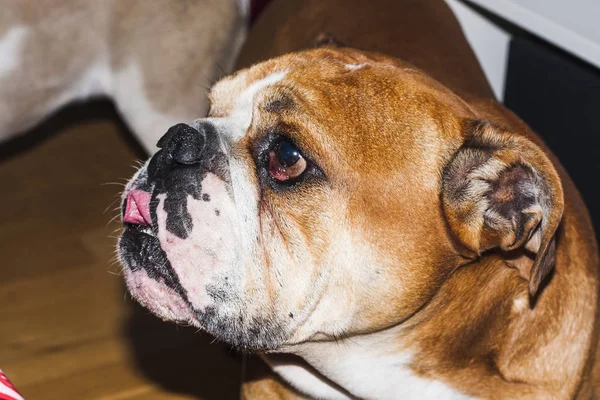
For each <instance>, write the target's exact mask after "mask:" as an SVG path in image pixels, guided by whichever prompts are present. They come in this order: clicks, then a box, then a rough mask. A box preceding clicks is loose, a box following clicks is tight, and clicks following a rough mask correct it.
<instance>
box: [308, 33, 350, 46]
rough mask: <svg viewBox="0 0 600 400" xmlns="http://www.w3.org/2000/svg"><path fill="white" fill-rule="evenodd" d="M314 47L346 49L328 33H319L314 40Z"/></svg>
mask: <svg viewBox="0 0 600 400" xmlns="http://www.w3.org/2000/svg"><path fill="white" fill-rule="evenodd" d="M314 47H346V46H345V45H344V43H342V42H340V41H339V40H337V39H336V38H335V37H333V36H332V35H330V34H329V33H325V32H322V33H319V34H318V35H317V37H316V39H315V43H314Z"/></svg>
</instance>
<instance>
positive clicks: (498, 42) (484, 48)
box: [445, 0, 511, 101]
mask: <svg viewBox="0 0 600 400" xmlns="http://www.w3.org/2000/svg"><path fill="white" fill-rule="evenodd" d="M445 1H446V3H448V5H449V6H450V8H451V9H452V11H453V12H454V14H455V15H456V18H457V19H458V21H459V22H460V24H461V26H462V29H463V32H464V33H465V36H466V37H467V41H468V42H469V44H470V45H471V47H472V48H473V50H474V51H475V55H476V56H477V59H478V60H479V63H480V64H481V66H482V68H483V72H484V73H485V76H486V77H487V79H488V81H489V82H490V85H491V86H492V90H493V91H494V94H495V95H496V98H497V99H498V100H500V101H502V100H503V99H504V83H505V81H506V65H507V62H508V44H509V41H510V38H511V36H510V35H509V34H508V33H507V32H505V31H504V30H502V29H501V28H499V27H498V26H496V25H494V24H493V23H491V22H489V21H488V20H487V19H485V18H484V17H482V16H481V15H479V14H478V13H476V12H475V11H473V10H472V9H470V8H469V7H467V6H466V5H464V4H463V3H462V2H461V1H460V0H445Z"/></svg>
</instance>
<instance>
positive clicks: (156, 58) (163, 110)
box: [0, 0, 249, 153]
mask: <svg viewBox="0 0 600 400" xmlns="http://www.w3.org/2000/svg"><path fill="white" fill-rule="evenodd" d="M248 8H249V7H248V2H247V1H244V0H187V1H169V0H127V1H123V0H98V1H89V0H45V1H36V0H23V1H8V0H7V1H3V2H2V11H1V12H0V142H1V141H4V140H6V139H8V138H10V137H12V136H14V135H15V134H17V133H19V132H23V131H24V130H26V129H27V128H29V127H31V126H32V125H34V124H36V123H38V122H39V121H41V120H42V119H43V118H45V117H46V116H48V115H49V114H50V113H52V112H53V111H55V110H57V109H58V108H59V107H61V106H63V105H65V104H67V103H70V102H72V101H74V100H80V99H85V98H88V97H90V96H108V97H110V98H112V99H113V101H114V102H115V104H116V107H117V108H118V110H119V112H120V113H121V114H122V116H123V117H124V119H125V121H126V123H127V124H128V125H129V127H130V128H131V130H132V131H133V133H134V134H135V135H136V137H137V139H138V140H139V141H140V143H141V144H142V145H143V146H144V148H145V149H146V150H147V151H148V152H149V153H153V152H154V151H155V149H156V142H157V140H158V138H160V137H161V136H162V135H163V134H164V133H165V132H166V131H167V129H168V128H169V127H170V126H171V125H174V124H175V123H177V122H181V121H191V120H192V119H194V118H197V117H198V116H199V115H203V114H204V113H206V111H207V107H208V99H207V96H206V92H207V88H208V87H210V86H211V85H212V83H213V82H214V81H215V80H217V79H218V78H219V77H220V76H222V75H224V74H226V73H229V72H231V69H232V68H233V64H234V61H235V58H236V56H237V54H238V51H239V49H240V47H241V45H242V43H243V40H244V38H245V34H246V26H247V23H246V20H247V15H248Z"/></svg>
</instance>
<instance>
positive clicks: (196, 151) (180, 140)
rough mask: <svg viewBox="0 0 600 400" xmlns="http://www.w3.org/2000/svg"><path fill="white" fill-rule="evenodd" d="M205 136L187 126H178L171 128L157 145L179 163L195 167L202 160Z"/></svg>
mask: <svg viewBox="0 0 600 400" xmlns="http://www.w3.org/2000/svg"><path fill="white" fill-rule="evenodd" d="M200 129H202V127H201V126H200ZM204 136H205V135H204V132H201V131H199V130H198V129H194V128H192V127H191V126H189V125H187V124H177V125H174V126H172V127H171V128H169V130H168V131H167V133H165V135H164V136H163V137H162V138H160V140H159V141H158V143H157V144H156V145H157V147H159V148H161V149H163V150H164V151H165V152H166V153H167V154H168V155H169V156H170V157H171V158H173V160H175V161H176V162H177V163H179V164H184V165H193V164H197V163H199V162H200V159H201V158H202V150H203V149H204V141H205V138H204Z"/></svg>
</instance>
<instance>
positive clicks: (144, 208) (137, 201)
mask: <svg viewBox="0 0 600 400" xmlns="http://www.w3.org/2000/svg"><path fill="white" fill-rule="evenodd" d="M151 197H152V196H151V195H150V193H148V192H144V191H143V190H132V191H131V192H129V195H128V196H127V205H126V206H125V215H123V222H128V223H130V224H140V225H152V218H150V198H151Z"/></svg>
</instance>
